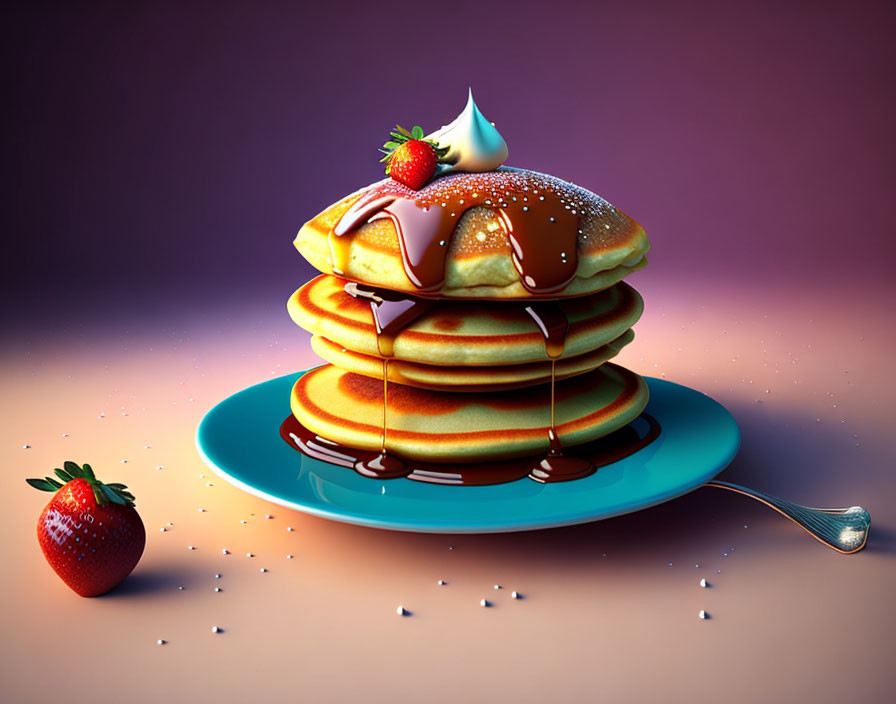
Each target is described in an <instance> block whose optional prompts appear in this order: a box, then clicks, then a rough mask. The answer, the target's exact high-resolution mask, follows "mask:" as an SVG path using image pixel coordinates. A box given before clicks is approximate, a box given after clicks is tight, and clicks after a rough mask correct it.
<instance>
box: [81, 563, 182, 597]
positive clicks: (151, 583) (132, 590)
mask: <svg viewBox="0 0 896 704" xmlns="http://www.w3.org/2000/svg"><path fill="white" fill-rule="evenodd" d="M193 576H194V570H186V569H179V568H171V567H164V568H163V567H147V568H143V569H141V568H140V567H137V569H136V570H135V571H134V572H133V573H131V574H130V575H129V576H128V577H127V579H125V580H124V581H123V582H122V583H121V584H119V585H118V586H117V587H115V588H114V589H112V590H111V591H109V592H106V593H105V594H103V595H101V596H99V597H96V598H98V599H118V598H127V597H132V596H146V595H150V594H152V595H157V594H164V593H172V592H175V591H177V589H178V587H185V588H189V587H188V586H187V585H189V584H190V582H191V581H192V579H193Z"/></svg>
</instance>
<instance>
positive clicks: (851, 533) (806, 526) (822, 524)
mask: <svg viewBox="0 0 896 704" xmlns="http://www.w3.org/2000/svg"><path fill="white" fill-rule="evenodd" d="M705 486H714V487H717V488H719V489H727V490H728V491H733V492H735V493H737V494H743V495H744V496H749V497H751V498H754V499H756V500H757V501H761V502H762V503H764V504H765V505H766V506H769V507H771V508H773V509H775V511H777V512H778V513H780V514H781V515H782V516H785V517H786V518H789V519H790V520H791V521H793V522H794V523H796V524H797V525H798V526H799V527H800V528H802V529H803V530H804V531H806V532H807V533H809V535H811V536H812V537H813V538H815V539H816V540H819V541H821V542H822V543H824V544H825V545H827V546H828V547H829V548H833V549H834V550H836V551H837V552H842V553H843V554H844V555H849V554H850V553H854V552H858V551H859V550H861V549H862V548H863V547H865V542H866V541H867V540H868V529H869V528H870V527H871V514H870V513H868V511H866V510H865V509H864V508H862V507H861V506H850V507H849V508H809V507H808V506H800V505H799V504H795V503H791V502H790V501H784V500H783V499H779V498H776V497H774V496H769V495H768V494H763V493H762V492H759V491H756V490H755V489H748V488H747V487H745V486H740V485H738V484H731V483H730V482H722V481H719V480H717V479H713V480H712V481H708V482H706V485H705Z"/></svg>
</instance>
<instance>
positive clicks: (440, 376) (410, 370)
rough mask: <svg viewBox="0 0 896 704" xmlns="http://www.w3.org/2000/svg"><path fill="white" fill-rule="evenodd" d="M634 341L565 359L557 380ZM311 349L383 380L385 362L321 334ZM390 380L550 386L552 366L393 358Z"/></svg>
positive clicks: (422, 384) (446, 387)
mask: <svg viewBox="0 0 896 704" xmlns="http://www.w3.org/2000/svg"><path fill="white" fill-rule="evenodd" d="M634 338H635V333H634V331H632V330H626V331H625V332H624V333H622V335H620V336H619V337H617V338H616V339H615V340H612V341H611V342H609V343H607V344H606V345H603V346H602V347H598V348H597V349H595V350H593V351H591V352H586V353H584V354H580V355H577V356H575V357H565V358H563V359H561V360H559V361H558V362H557V368H556V378H557V380H558V381H559V380H560V379H567V378H569V377H573V376H576V375H578V374H584V373H586V372H590V371H591V370H592V369H595V368H597V367H599V366H600V365H601V364H603V363H604V362H606V361H607V360H608V359H612V358H613V357H615V356H616V355H617V354H619V350H621V349H622V348H623V347H624V346H625V345H627V344H628V343H630V342H631V341H632V340H633V339H634ZM311 348H312V349H313V350H314V351H315V352H316V353H317V354H318V355H320V356H321V357H323V358H324V359H325V360H326V361H328V362H330V363H331V364H333V365H335V366H337V367H339V368H340V369H344V370H346V371H348V372H353V373H355V374H363V375H364V376H369V377H373V378H374V379H382V378H383V360H382V359H381V358H380V357H373V356H370V355H366V354H360V353H358V352H352V351H351V350H348V349H346V348H345V347H340V346H339V345H337V344H335V343H334V342H332V341H331V340H328V339H327V338H325V337H321V336H320V335H315V336H314V337H312V338H311ZM388 370H389V381H390V382H396V383H399V384H407V385H409V386H416V387H417V388H421V389H432V390H434V391H478V392H486V391H498V390H507V389H515V388H521V387H524V386H532V385H534V384H544V383H550V380H551V363H550V362H531V363H529V364H512V365H505V366H500V367H472V366H458V367H448V366H435V365H430V364H417V363H415V362H405V361H403V360H397V359H393V360H390V361H389V364H388Z"/></svg>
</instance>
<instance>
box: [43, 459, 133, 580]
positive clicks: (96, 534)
mask: <svg viewBox="0 0 896 704" xmlns="http://www.w3.org/2000/svg"><path fill="white" fill-rule="evenodd" d="M63 467H64V468H65V469H55V470H54V471H55V473H56V476H57V477H59V479H61V480H62V483H60V482H58V481H57V480H55V479H53V478H52V477H46V478H45V479H26V480H25V481H27V482H28V484H30V485H31V486H33V487H34V488H35V489H40V490H41V491H52V492H55V493H56V495H55V496H54V497H53V498H52V500H51V501H50V503H48V504H47V506H46V508H45V509H44V510H43V513H41V514H40V518H39V519H38V521H37V539H38V541H39V542H40V547H41V549H42V550H43V551H44V556H45V557H46V558H47V562H49V563H50V567H52V568H53V569H54V570H55V571H56V574H58V575H59V576H60V577H61V578H62V580H63V581H64V582H65V583H66V584H67V585H68V586H70V587H71V588H72V589H73V590H74V591H75V592H77V593H78V594H80V595H81V596H99V595H100V594H105V593H106V592H108V591H109V590H110V589H112V588H113V587H115V586H116V585H118V584H119V583H121V581H122V580H124V578H125V577H127V576H128V575H129V574H130V573H131V571H132V570H133V569H134V567H136V566H137V563H138V562H139V561H140V556H141V555H143V548H144V546H145V545H146V530H145V529H144V527H143V521H142V520H140V516H139V515H138V514H137V510H136V509H135V508H134V496H133V494H131V493H130V492H129V491H128V490H127V487H126V486H125V485H124V484H103V483H102V482H101V481H99V480H98V479H97V478H96V476H95V475H94V473H93V470H92V469H91V467H90V465H89V464H85V465H84V466H83V467H79V466H78V465H77V464H75V463H74V462H66V463H65V464H64V465H63Z"/></svg>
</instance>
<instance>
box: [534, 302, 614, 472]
mask: <svg viewBox="0 0 896 704" xmlns="http://www.w3.org/2000/svg"><path fill="white" fill-rule="evenodd" d="M525 310H526V312H527V313H528V314H529V315H530V317H531V318H532V320H534V321H535V324H536V325H537V326H538V329H539V330H540V331H541V334H542V335H543V336H544V346H545V351H546V352H547V355H548V357H550V359H551V427H550V429H549V430H548V439H549V441H550V450H549V452H548V456H547V457H545V458H544V459H542V460H541V461H540V462H538V464H537V465H536V466H535V467H533V468H532V472H531V474H530V475H529V476H530V477H531V478H532V479H534V480H535V481H539V482H547V481H569V480H571V479H581V478H582V477H587V476H589V475H590V474H593V473H594V472H595V471H596V469H597V467H595V466H594V464H593V463H591V462H590V461H588V459H586V458H584V457H571V456H568V455H564V454H563V445H562V443H561V442H560V436H559V434H558V433H557V423H556V420H555V417H554V408H555V403H554V396H555V389H556V385H557V359H558V358H559V357H560V356H561V355H562V354H563V349H564V347H565V346H566V335H567V332H568V331H569V320H568V319H567V317H566V314H565V313H564V312H563V310H562V309H561V308H560V306H558V305H557V304H556V303H547V302H545V303H533V304H532V305H529V306H526V309H525Z"/></svg>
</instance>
